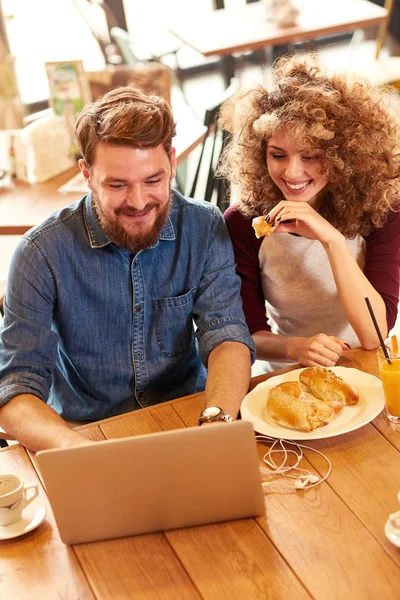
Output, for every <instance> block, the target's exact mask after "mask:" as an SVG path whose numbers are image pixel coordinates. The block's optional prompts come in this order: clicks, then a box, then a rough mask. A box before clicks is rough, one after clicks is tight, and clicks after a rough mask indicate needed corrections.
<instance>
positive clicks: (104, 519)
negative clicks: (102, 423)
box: [36, 421, 265, 544]
mask: <svg viewBox="0 0 400 600" xmlns="http://www.w3.org/2000/svg"><path fill="white" fill-rule="evenodd" d="M36 458H37V463H38V465H39V469H40V471H41V475H42V478H43V483H44V485H45V488H46V492H47V495H48V498H49V501H50V504H51V507H52V509H53V513H54V517H55V520H56V523H57V527H58V530H59V532H60V536H61V539H62V540H63V542H65V543H66V544H79V543H82V542H92V541H96V540H106V539H110V538H116V537H121V536H129V535H136V534H140V533H149V532H153V531H164V530H167V529H175V528H178V527H188V526H192V525H202V524H206V523H215V522H217V521H227V520H231V519H240V518H243V517H252V516H260V515H263V514H264V511H265V508H264V496H263V492H262V488H261V476H260V471H259V462H258V455H257V449H256V442H255V439H254V430H253V426H252V424H251V423H250V422H247V421H235V422H234V423H230V424H227V423H216V424H213V425H208V426H205V427H191V428H185V429H177V430H173V431H165V432H161V433H153V434H147V435H140V436H135V437H130V438H122V439H116V440H105V441H102V442H96V443H95V444H88V445H82V446H77V447H74V448H57V449H54V450H42V451H40V452H38V453H37V454H36Z"/></svg>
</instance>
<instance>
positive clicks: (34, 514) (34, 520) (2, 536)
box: [0, 498, 46, 541]
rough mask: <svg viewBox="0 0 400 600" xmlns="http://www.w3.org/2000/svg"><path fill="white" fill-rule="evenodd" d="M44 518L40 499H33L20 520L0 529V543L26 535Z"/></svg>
mask: <svg viewBox="0 0 400 600" xmlns="http://www.w3.org/2000/svg"><path fill="white" fill-rule="evenodd" d="M45 516H46V507H45V505H44V504H43V502H42V501H41V500H40V498H35V500H33V502H31V503H30V504H29V505H28V506H27V507H26V508H25V509H24V510H23V511H22V519H21V520H20V521H17V522H16V523H13V524H12V525H5V526H4V527H0V541H1V540H10V539H12V538H15V537H18V536H20V535H23V534H24V533H28V531H32V529H35V527H37V526H38V525H40V523H41V522H42V521H43V519H44V518H45Z"/></svg>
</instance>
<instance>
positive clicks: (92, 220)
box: [83, 192, 176, 248]
mask: <svg viewBox="0 0 400 600" xmlns="http://www.w3.org/2000/svg"><path fill="white" fill-rule="evenodd" d="M173 210H176V199H175V197H174V194H172V201H171V209H170V211H171V212H172V211H173ZM83 219H84V222H85V227H86V231H87V234H88V237H89V242H90V245H91V247H92V248H103V247H104V246H107V245H108V244H111V243H112V242H111V240H110V238H109V237H108V236H107V235H106V234H105V233H104V231H103V230H102V229H101V227H100V223H99V220H98V217H97V214H96V211H95V210H94V208H93V199H92V192H89V193H88V194H87V195H86V198H85V202H84V205H83ZM174 239H175V230H174V226H173V224H172V221H171V217H170V216H169V217H168V219H167V222H166V223H165V225H164V227H163V228H162V230H161V234H160V238H159V240H158V241H157V242H156V243H155V244H154V245H153V246H151V248H155V247H156V246H157V245H158V242H159V241H160V240H165V241H171V240H174Z"/></svg>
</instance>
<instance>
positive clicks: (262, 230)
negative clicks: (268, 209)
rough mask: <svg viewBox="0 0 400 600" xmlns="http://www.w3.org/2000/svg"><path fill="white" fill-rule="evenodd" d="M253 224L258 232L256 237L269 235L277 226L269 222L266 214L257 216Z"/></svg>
mask: <svg viewBox="0 0 400 600" xmlns="http://www.w3.org/2000/svg"><path fill="white" fill-rule="evenodd" d="M251 226H252V227H253V229H254V231H255V233H256V238H262V237H263V236H265V237H268V236H269V235H271V233H273V232H274V230H275V226H274V225H271V223H267V222H266V220H265V217H264V216H261V217H255V218H254V219H253V220H252V222H251Z"/></svg>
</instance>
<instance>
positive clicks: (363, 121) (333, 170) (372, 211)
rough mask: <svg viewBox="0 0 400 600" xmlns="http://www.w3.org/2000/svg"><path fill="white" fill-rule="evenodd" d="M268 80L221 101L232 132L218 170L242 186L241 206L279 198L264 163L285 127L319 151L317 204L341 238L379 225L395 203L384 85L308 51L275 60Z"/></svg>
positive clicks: (393, 133)
mask: <svg viewBox="0 0 400 600" xmlns="http://www.w3.org/2000/svg"><path fill="white" fill-rule="evenodd" d="M274 75H275V81H274V85H273V86H268V87H267V86H255V87H254V86H253V87H252V88H251V89H250V90H245V91H240V92H239V93H238V94H237V95H236V96H234V97H233V98H231V99H230V100H228V101H227V102H226V103H225V104H224V105H223V106H222V109H221V112H220V119H219V120H220V124H221V126H222V127H223V129H225V130H227V131H229V132H230V134H231V138H230V143H229V144H228V145H227V147H226V149H225V153H224V157H223V161H222V163H221V164H220V167H219V175H220V176H223V177H226V178H227V179H229V180H230V181H231V182H232V183H239V184H240V189H241V194H242V197H241V205H240V210H241V212H243V213H244V214H246V215H248V216H256V215H261V214H266V213H267V212H269V211H270V210H271V208H273V206H275V205H276V204H277V203H278V202H279V201H280V200H281V199H282V192H281V191H280V190H279V188H278V187H277V186H276V185H275V184H274V182H273V181H272V178H271V176H270V174H269V172H268V168H267V164H266V148H267V145H268V140H269V139H270V138H271V137H272V136H274V135H275V134H280V133H288V134H290V135H291V136H293V137H294V138H295V139H296V140H297V141H298V142H299V144H301V145H302V147H303V148H310V149H312V148H316V147H317V148H322V149H323V150H325V158H324V159H323V160H322V162H323V171H324V173H325V174H326V176H327V178H328V185H327V186H326V189H325V192H324V194H323V197H322V198H321V201H320V204H319V206H318V211H319V212H320V214H321V215H322V216H323V217H325V218H326V219H327V220H328V221H329V222H330V223H331V224H332V225H333V226H334V227H336V228H337V229H338V230H339V231H341V232H342V233H343V234H344V235H345V236H346V237H349V238H350V237H354V236H355V235H356V234H357V233H360V234H361V235H365V234H367V233H368V232H369V231H370V230H371V228H372V226H375V227H381V226H382V225H383V223H384V222H385V219H386V217H387V214H388V213H389V212H390V211H391V210H394V209H396V210H398V209H399V208H398V205H399V192H400V147H399V146H400V120H399V118H398V115H396V116H395V115H394V112H393V109H391V110H389V104H391V105H393V104H394V99H392V98H391V99H390V103H389V95H388V93H387V91H386V90H385V89H378V88H374V87H372V86H371V85H370V84H369V83H368V82H367V81H363V80H361V79H359V78H356V77H352V76H351V75H344V74H339V73H329V72H328V71H327V70H325V69H324V68H323V67H321V65H320V64H319V63H318V58H317V57H316V56H314V55H309V54H305V55H298V54H297V55H294V56H292V57H285V58H283V59H281V60H279V61H278V62H277V63H276V64H275V66H274Z"/></svg>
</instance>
